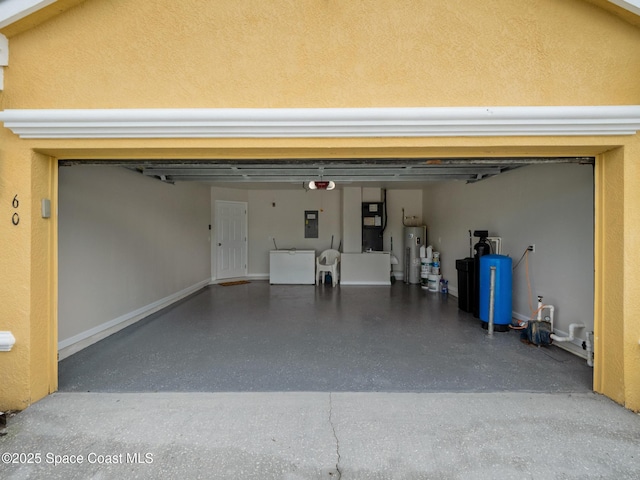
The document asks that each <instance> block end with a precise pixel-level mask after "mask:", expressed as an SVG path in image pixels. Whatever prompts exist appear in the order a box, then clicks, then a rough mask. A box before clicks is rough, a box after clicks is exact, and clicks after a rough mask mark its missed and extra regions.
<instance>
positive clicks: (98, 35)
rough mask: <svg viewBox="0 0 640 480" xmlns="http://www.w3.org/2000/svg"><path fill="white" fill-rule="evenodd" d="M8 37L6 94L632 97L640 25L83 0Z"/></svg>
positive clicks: (12, 97)
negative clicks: (43, 22)
mask: <svg viewBox="0 0 640 480" xmlns="http://www.w3.org/2000/svg"><path fill="white" fill-rule="evenodd" d="M10 41H11V47H10V48H11V64H10V68H9V69H8V71H7V79H6V89H7V94H6V97H5V101H4V105H3V107H4V108H88V107H89V108H116V107H117V108H122V107H136V108H144V107H147V108H151V107H171V106H180V107H345V106H350V107H366V106H418V105H419V106H456V105H464V106H468V105H584V104H596V105H598V104H634V103H637V101H638V98H640V85H639V84H638V82H630V81H628V79H629V78H638V77H640V50H639V49H638V48H637V45H638V43H639V42H640V31H639V30H638V29H637V28H635V27H634V26H632V25H630V24H628V23H626V22H624V21H622V20H620V19H618V18H617V17H615V16H613V15H612V14H610V13H607V12H604V11H603V10H602V9H600V8H598V7H596V6H594V5H592V4H590V3H588V2H585V1H583V0H563V1H554V0H536V1H526V0H485V1H483V2H470V1H469V0H453V1H449V2H440V1H426V2H425V1H418V0H414V1H406V2H396V1H393V0H381V1H376V2H368V1H364V0H356V1H349V2H344V1H340V0H301V1H293V0H277V1H270V2H264V1H262V0H243V1H219V2H202V1H197V0H184V1H181V2H175V1H171V0H154V1H145V2H130V1H126V0H88V1H85V2H84V3H82V4H80V5H78V6H76V7H75V8H72V9H70V10H69V11H67V12H65V14H63V15H61V16H58V17H56V18H54V19H52V20H50V21H49V22H47V23H45V24H42V25H40V26H38V27H36V28H34V29H32V30H30V31H28V32H26V33H23V34H19V35H16V36H15V37H12V38H11V39H10ZM567 59H571V61H567ZM622 71H624V72H625V75H620V72H622ZM70 86H73V87H72V88H69V87H70Z"/></svg>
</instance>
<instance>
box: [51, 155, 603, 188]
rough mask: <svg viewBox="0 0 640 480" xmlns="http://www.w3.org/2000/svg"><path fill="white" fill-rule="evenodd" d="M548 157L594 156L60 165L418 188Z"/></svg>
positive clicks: (164, 177)
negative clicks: (117, 167)
mask: <svg viewBox="0 0 640 480" xmlns="http://www.w3.org/2000/svg"><path fill="white" fill-rule="evenodd" d="M543 163H544V164H549V163H581V164H593V163H594V158H593V157H545V158H538V157H536V158H532V157H523V158H446V159H441V158H440V159H436V158H385V159H331V160H328V159H286V160H273V159H262V160H258V159H253V160H132V161H108V160H89V161H83V160H67V161H61V162H60V165H61V166H70V165H77V164H84V165H86V164H91V165H110V166H120V167H125V168H128V169H131V170H135V171H137V172H139V173H141V174H142V175H145V176H148V177H153V178H156V179H158V180H161V181H164V182H168V183H175V182H201V183H207V184H210V185H214V186H231V187H233V186H235V187H238V188H240V187H241V188H269V187H272V188H275V187H277V188H287V187H289V188H300V187H302V186H303V185H304V183H305V182H308V181H310V180H333V181H334V182H335V183H336V185H337V187H338V188H340V187H341V186H345V185H348V186H376V187H387V186H391V187H393V188H403V187H404V188H413V187H414V186H417V185H419V184H422V183H424V182H437V181H450V180H457V181H464V182H466V183H473V182H477V181H480V180H484V179H486V178H490V177H493V176H495V175H499V174H501V173H504V172H507V171H509V170H513V169H515V168H519V167H522V166H525V165H532V164H543ZM265 184H270V185H265Z"/></svg>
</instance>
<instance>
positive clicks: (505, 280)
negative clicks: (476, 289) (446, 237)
mask: <svg viewBox="0 0 640 480" xmlns="http://www.w3.org/2000/svg"><path fill="white" fill-rule="evenodd" d="M511 265H512V260H511V257H507V256H505V255H484V256H482V257H480V320H481V321H482V327H483V328H487V326H488V324H489V295H490V289H491V267H496V284H495V293H494V305H493V312H494V314H493V329H494V330H495V331H496V332H506V331H508V330H509V325H510V324H511V312H512V306H511V281H512V267H511Z"/></svg>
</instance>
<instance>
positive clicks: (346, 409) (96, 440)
mask: <svg viewBox="0 0 640 480" xmlns="http://www.w3.org/2000/svg"><path fill="white" fill-rule="evenodd" d="M591 375H592V372H591V369H590V368H589V367H587V366H586V364H585V362H584V360H582V359H579V358H577V357H575V356H572V355H569V354H566V353H565V352H563V351H561V350H558V349H556V348H536V347H531V346H528V345H524V344H523V343H521V342H520V341H519V336H518V335H517V334H516V333H515V332H509V333H504V334H499V333H496V334H495V337H494V338H493V339H489V338H488V337H487V336H486V332H485V331H484V330H482V329H481V328H480V326H479V324H478V321H477V320H476V319H474V318H473V317H472V316H471V315H469V314H467V313H464V312H460V311H458V309H457V305H456V301H455V299H454V298H446V297H445V298H443V297H442V296H440V295H439V294H431V293H429V292H425V291H422V290H421V289H420V288H416V287H406V286H404V285H401V284H397V285H395V286H393V287H392V288H384V287H381V288H364V287H362V288H360V287H341V288H338V289H331V288H326V287H318V288H314V287H285V286H271V287H270V286H269V285H268V284H267V283H266V282H254V283H251V284H248V285H242V286H234V287H221V286H212V287H210V288H207V289H205V290H203V291H202V292H199V293H198V294H196V295H194V296H192V297H191V298H189V299H187V300H185V301H184V302H181V303H180V304H179V305H175V306H174V307H172V308H170V309H168V310H167V311H164V312H162V313H160V314H158V315H154V316H153V317H152V318H149V319H148V320H145V321H144V322H140V323H139V324H137V325H135V326H132V327H131V328H129V329H127V330H126V331H123V332H121V333H118V334H116V335H114V336H112V337H110V338H109V339H107V340H105V341H102V342H100V343H99V344H96V345H95V346H93V347H91V348H88V349H86V350H84V351H82V352H80V353H78V354H76V355H74V356H72V357H70V358H68V359H66V360H64V361H63V362H61V363H60V387H61V392H59V393H55V394H53V395H50V396H49V397H47V398H45V399H43V400H41V401H40V402H37V403H36V404H35V405H33V406H31V407H30V408H28V409H27V410H26V411H24V412H22V413H19V414H17V415H15V416H11V417H10V418H9V420H8V426H7V428H6V429H5V430H4V432H0V433H4V434H5V435H4V436H0V453H2V455H1V456H0V458H1V459H2V461H1V462H0V478H3V479H4V478H10V479H23V478H37V479H39V478H50V479H85V478H95V479H111V478H143V479H147V478H148V479H158V478H167V479H173V478H203V479H285V480H297V479H345V480H346V479H438V480H439V479H445V480H446V479H451V480H453V479H473V480H483V479H491V480H493V479H535V480H538V479H611V480H614V479H615V480H619V479H637V478H640V448H639V446H640V417H639V416H638V415H636V414H634V413H632V412H630V411H628V410H625V409H624V408H623V407H621V406H619V405H617V404H615V403H613V402H612V401H610V400H609V399H607V398H604V397H602V396H600V395H597V394H594V393H592V392H591V391H590V390H591Z"/></svg>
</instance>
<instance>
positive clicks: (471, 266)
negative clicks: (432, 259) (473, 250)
mask: <svg viewBox="0 0 640 480" xmlns="http://www.w3.org/2000/svg"><path fill="white" fill-rule="evenodd" d="M456 270H458V308H459V309H460V310H463V311H465V312H472V311H473V305H474V302H475V271H476V269H475V259H474V258H471V257H467V258H461V259H458V260H456Z"/></svg>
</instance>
